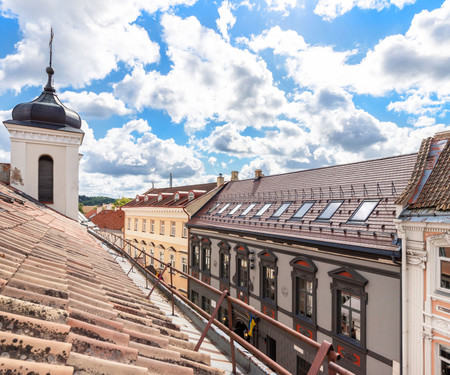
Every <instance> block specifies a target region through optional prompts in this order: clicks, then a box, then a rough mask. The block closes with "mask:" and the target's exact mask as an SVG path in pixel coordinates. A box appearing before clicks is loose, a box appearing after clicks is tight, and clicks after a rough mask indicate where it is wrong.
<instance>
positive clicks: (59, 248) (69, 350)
mask: <svg viewBox="0 0 450 375" xmlns="http://www.w3.org/2000/svg"><path fill="white" fill-rule="evenodd" d="M0 331H1V333H0V337H1V338H2V340H0V353H1V356H0V373H2V374H3V373H4V374H10V373H11V374H13V373H14V374H31V373H33V374H73V373H76V374H78V373H80V374H81V373H83V374H100V373H101V374H119V375H120V374H130V375H131V374H133V375H136V374H145V375H147V374H174V373H176V374H180V375H181V374H206V373H211V374H221V373H223V372H221V371H219V370H216V369H213V368H211V367H209V364H210V360H209V358H208V356H205V355H202V356H199V355H198V353H195V352H193V346H194V344H192V343H190V342H189V341H188V340H187V335H186V334H185V333H182V332H181V331H180V330H179V327H178V326H177V325H175V324H173V323H172V322H171V320H170V319H169V318H168V317H167V316H166V315H165V314H164V313H162V312H161V311H160V310H159V309H158V308H157V307H156V305H155V304H154V303H152V302H150V301H148V300H147V299H146V298H145V295H144V294H143V293H142V291H141V290H140V289H139V288H138V287H137V286H136V285H135V284H134V283H133V282H132V280H131V279H129V278H128V277H127V276H126V275H125V273H124V272H123V271H122V269H121V267H120V266H119V265H118V264H117V263H116V262H115V261H114V259H113V257H112V256H111V255H110V254H109V253H108V252H106V251H105V250H104V249H103V248H102V247H101V246H100V245H99V244H98V243H97V242H96V241H95V240H94V239H93V238H92V237H91V236H90V235H89V234H87V232H86V230H85V228H84V227H82V226H81V225H79V224H78V223H76V222H75V221H73V220H71V219H69V218H67V217H64V216H63V215H60V214H58V213H56V212H54V211H53V210H50V209H48V208H46V207H43V206H42V205H37V204H35V203H33V202H32V201H30V200H27V199H24V198H23V197H22V196H19V195H18V194H16V193H15V192H14V191H13V190H12V189H11V188H9V187H6V186H4V185H1V184H0Z"/></svg>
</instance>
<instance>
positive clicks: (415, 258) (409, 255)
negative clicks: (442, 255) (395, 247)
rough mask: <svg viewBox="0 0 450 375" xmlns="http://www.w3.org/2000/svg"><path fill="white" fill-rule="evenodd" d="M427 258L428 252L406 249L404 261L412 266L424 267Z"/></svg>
mask: <svg viewBox="0 0 450 375" xmlns="http://www.w3.org/2000/svg"><path fill="white" fill-rule="evenodd" d="M427 260H428V254H427V252H426V251H417V250H407V251H406V263H407V264H409V265H412V266H417V267H419V266H420V267H422V269H425V268H426V263H427Z"/></svg>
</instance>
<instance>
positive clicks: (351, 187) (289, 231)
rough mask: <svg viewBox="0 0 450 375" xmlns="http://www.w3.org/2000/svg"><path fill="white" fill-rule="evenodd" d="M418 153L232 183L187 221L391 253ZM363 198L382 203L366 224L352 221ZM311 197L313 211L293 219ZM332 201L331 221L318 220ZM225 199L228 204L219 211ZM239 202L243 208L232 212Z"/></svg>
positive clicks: (289, 238)
mask: <svg viewBox="0 0 450 375" xmlns="http://www.w3.org/2000/svg"><path fill="white" fill-rule="evenodd" d="M416 156H417V154H411V155H402V156H395V157H390V158H383V159H377V160H369V161H364V162H359V163H352V164H345V165H337V166H332V167H325V168H318V169H311V170H304V171H299V172H293V173H286V174H281V175H274V176H266V177H262V178H260V179H258V180H253V179H250V180H242V181H236V182H229V183H228V184H227V185H226V186H225V187H224V188H223V189H222V191H220V192H219V193H218V194H217V195H216V196H215V197H214V198H212V199H211V200H210V201H209V202H208V204H207V205H205V207H203V208H202V209H201V210H200V211H199V212H197V213H196V214H195V215H194V216H193V218H192V219H191V220H190V221H189V223H188V225H189V226H191V227H205V228H214V229H215V230H218V231H236V232H243V233H244V234H245V233H249V234H253V235H258V236H266V237H267V236H269V237H271V238H278V239H279V240H288V241H292V242H297V243H309V244H325V245H326V246H331V247H339V248H347V249H349V250H351V251H353V250H355V249H356V250H361V251H365V252H378V253H379V254H383V253H384V252H388V253H386V255H388V254H390V253H392V252H393V251H397V250H398V246H397V245H396V244H395V243H393V239H395V236H396V229H395V225H394V222H393V219H394V218H395V217H396V211H395V205H394V202H395V200H396V199H397V197H398V194H400V193H401V192H402V191H403V189H404V188H405V187H406V185H407V183H408V180H409V178H410V176H411V172H412V170H413V167H414V164H415V160H416ZM364 200H374V201H376V202H378V205H377V206H376V208H375V210H374V211H373V213H372V214H371V215H370V216H369V218H368V219H367V220H366V221H364V222H352V221H349V219H350V217H351V216H352V214H354V213H355V211H356V209H357V208H358V207H359V205H360V204H361V203H362V202H363V201H364ZM311 201H313V202H314V205H313V206H312V207H311V209H310V210H309V211H307V213H306V214H305V215H304V216H303V217H302V218H300V219H294V218H293V215H294V214H295V213H296V212H297V211H298V209H299V208H300V207H301V206H302V205H303V204H304V203H305V202H311ZM332 201H342V205H341V206H340V207H339V209H338V210H337V211H336V213H335V214H334V216H332V217H331V219H330V220H318V216H319V214H320V213H322V212H323V211H324V209H325V208H326V206H327V205H328V204H329V203H330V202H332ZM283 202H291V204H290V205H289V207H288V208H287V210H286V211H284V213H283V214H281V216H279V217H278V218H275V217H273V215H274V213H275V212H276V211H277V209H278V208H279V207H280V206H281V204H282V203H283ZM227 203H230V205H229V206H228V207H227V208H226V209H225V210H224V211H223V212H222V213H221V214H219V210H220V209H221V207H222V208H223V207H225V204H227ZM250 203H256V205H255V206H254V207H253V209H252V210H251V211H250V212H249V213H248V214H247V215H245V217H243V216H240V215H241V213H242V212H243V211H244V210H245V209H246V208H247V207H249V205H250ZM265 203H272V205H271V206H270V208H269V209H268V210H267V211H266V212H265V213H264V214H263V215H262V216H261V217H260V218H257V217H255V213H256V212H257V211H258V210H260V209H261V208H262V207H263V206H264V204H265ZM217 204H219V206H218V207H217V208H215V209H214V210H213V211H211V212H210V213H208V211H209V210H211V209H213V208H214V207H215V206H216V205H217ZM238 204H242V206H241V207H240V208H239V209H237V210H236V211H234V212H233V209H234V208H235V207H236V206H237V205H238ZM231 212H233V213H232V214H230V213H231Z"/></svg>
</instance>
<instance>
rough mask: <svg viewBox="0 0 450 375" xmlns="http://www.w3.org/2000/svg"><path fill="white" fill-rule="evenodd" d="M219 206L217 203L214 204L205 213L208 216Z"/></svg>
mask: <svg viewBox="0 0 450 375" xmlns="http://www.w3.org/2000/svg"><path fill="white" fill-rule="evenodd" d="M219 206H220V203H217V204H215V205H214V206H213V207H211V208H210V209H209V210H208V212H206V213H207V214H208V215H209V214H210V213H211V212H213V211H214V210H215V209H216V208H217V207H219Z"/></svg>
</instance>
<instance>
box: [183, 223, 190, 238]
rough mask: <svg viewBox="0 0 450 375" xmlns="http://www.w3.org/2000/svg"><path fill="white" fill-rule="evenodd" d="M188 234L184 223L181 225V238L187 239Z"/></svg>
mask: <svg viewBox="0 0 450 375" xmlns="http://www.w3.org/2000/svg"><path fill="white" fill-rule="evenodd" d="M188 234H189V231H188V227H187V226H186V223H183V233H182V236H183V238H187V237H188Z"/></svg>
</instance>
